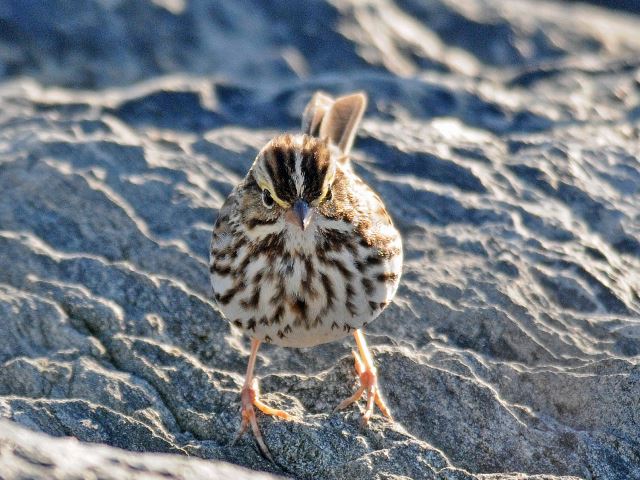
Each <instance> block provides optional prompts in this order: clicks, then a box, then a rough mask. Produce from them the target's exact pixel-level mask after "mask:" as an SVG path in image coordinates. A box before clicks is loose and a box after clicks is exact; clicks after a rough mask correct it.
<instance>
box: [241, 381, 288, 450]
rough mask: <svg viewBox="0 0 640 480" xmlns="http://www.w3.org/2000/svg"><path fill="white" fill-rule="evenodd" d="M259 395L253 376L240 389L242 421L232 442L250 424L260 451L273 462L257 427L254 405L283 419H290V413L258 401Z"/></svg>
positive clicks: (268, 413)
mask: <svg viewBox="0 0 640 480" xmlns="http://www.w3.org/2000/svg"><path fill="white" fill-rule="evenodd" d="M259 396H260V390H259V388H258V380H257V379H256V378H254V379H253V381H252V382H251V383H250V384H249V385H245V386H244V387H242V391H241V392H240V398H241V407H240V415H241V416H242V422H241V423H240V430H238V434H237V435H236V438H235V440H234V441H233V443H235V442H237V441H238V439H240V437H241V436H242V434H243V433H244V432H245V431H246V430H247V428H249V425H251V430H253V436H254V437H255V439H256V442H257V443H258V446H259V447H260V451H261V452H262V453H263V454H264V456H265V457H267V458H268V459H269V460H271V461H272V462H273V457H272V456H271V453H270V452H269V449H268V448H267V444H266V443H264V439H263V438H262V433H260V427H258V420H257V418H256V411H255V409H254V407H256V408H257V409H258V410H260V411H261V412H263V413H265V414H267V415H272V416H274V417H279V418H282V419H284V420H290V419H291V415H289V414H288V413H287V412H285V411H284V410H278V409H275V408H271V407H269V406H268V405H265V404H264V403H262V402H261V401H260V399H259V398H258V397H259Z"/></svg>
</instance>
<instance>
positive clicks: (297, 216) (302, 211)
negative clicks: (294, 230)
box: [286, 199, 313, 230]
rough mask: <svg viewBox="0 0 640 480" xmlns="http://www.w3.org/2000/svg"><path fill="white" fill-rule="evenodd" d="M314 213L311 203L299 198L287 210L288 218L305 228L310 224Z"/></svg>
mask: <svg viewBox="0 0 640 480" xmlns="http://www.w3.org/2000/svg"><path fill="white" fill-rule="evenodd" d="M312 214H313V209H311V208H310V207H309V204H308V203H307V202H305V201H304V200H301V199H298V200H296V202H295V203H294V204H293V207H292V208H290V209H289V211H287V215H286V220H287V221H288V222H289V223H292V224H295V225H297V226H298V227H300V228H301V229H302V230H304V229H306V228H307V227H308V226H309V223H310V222H311V215H312Z"/></svg>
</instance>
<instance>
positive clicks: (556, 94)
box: [0, 0, 640, 479]
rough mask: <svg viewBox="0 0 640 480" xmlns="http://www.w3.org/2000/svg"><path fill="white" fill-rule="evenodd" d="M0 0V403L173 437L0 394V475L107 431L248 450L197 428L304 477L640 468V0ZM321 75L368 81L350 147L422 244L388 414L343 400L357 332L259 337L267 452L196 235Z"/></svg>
mask: <svg viewBox="0 0 640 480" xmlns="http://www.w3.org/2000/svg"><path fill="white" fill-rule="evenodd" d="M0 25H1V26H2V28H0V73H2V74H4V80H3V83H2V84H0V192H1V195H0V324H1V325H2V335H0V365H1V368H0V417H4V418H7V419H11V420H13V421H14V422H16V423H18V424H21V425H22V426H25V427H28V428H29V429H32V430H37V431H40V432H44V433H46V434H49V435H53V436H56V437H61V436H73V437H76V438H77V439H79V440H81V441H82V442H91V443H101V444H107V445H110V446H111V447H119V448H124V449H127V450H130V451H132V452H162V453H169V454H177V455H173V456H162V457H157V456H156V455H151V454H150V453H143V454H134V453H123V452H121V451H118V450H115V449H112V448H110V447H106V446H98V445H88V444H86V443H78V442H72V441H69V440H59V439H53V438H51V437H49V436H43V435H38V434H33V433H29V432H26V433H25V432H24V431H23V430H22V429H19V428H18V427H16V426H14V425H13V424H10V425H7V424H5V423H3V424H1V426H0V431H1V433H0V465H2V466H4V468H7V470H4V469H3V470H2V472H0V477H2V478H3V479H4V478H5V477H6V478H25V477H27V476H28V475H32V477H33V476H36V478H47V473H46V472H47V469H50V471H53V470H54V469H55V468H58V467H56V465H59V463H58V462H63V460H64V459H65V458H69V457H74V458H78V459H86V462H87V463H86V468H87V469H89V468H93V467H92V466H95V468H99V469H105V468H107V467H105V466H104V464H103V463H102V462H111V461H112V460H110V459H114V458H115V459H118V460H117V462H116V463H117V465H118V467H117V468H121V470H122V473H120V472H119V471H118V470H117V469H116V468H115V467H113V469H112V470H111V469H110V470H108V473H109V474H112V476H113V478H124V477H125V476H127V475H130V476H133V475H134V474H133V473H132V472H131V471H130V470H132V469H133V470H135V469H137V468H138V467H137V465H141V467H140V468H141V469H142V470H140V472H139V474H140V476H142V475H143V473H144V471H145V470H144V469H150V471H151V472H154V474H157V475H161V474H162V473H160V469H162V468H166V471H167V472H169V473H168V475H173V476H174V477H176V478H180V476H179V475H180V474H182V475H183V477H185V478H187V474H185V473H181V472H189V475H190V476H188V478H198V475H199V477H200V478H208V477H211V476H212V475H214V474H216V472H217V473H218V474H220V475H224V472H227V471H230V470H225V469H230V468H234V467H233V466H229V465H226V464H224V463H208V464H204V463H203V462H202V461H201V460H197V459H196V460H192V459H188V458H185V455H188V456H191V457H199V458H201V459H208V460H216V461H224V462H231V463H234V464H237V465H241V466H244V467H249V468H252V469H255V470H262V471H265V472H270V473H273V474H279V475H285V476H289V477H299V478H354V479H365V478H366V479H369V478H380V479H389V478H407V477H411V478H448V479H468V478H478V477H479V478H514V479H515V478H551V476H554V477H555V476H562V475H567V476H569V475H572V476H575V477H580V478H587V479H621V478H630V479H632V478H640V413H639V412H640V368H639V367H638V365H639V359H640V357H639V355H640V316H639V315H640V280H639V274H638V272H639V271H640V240H639V239H640V161H639V160H638V159H639V158H640V60H639V58H640V35H638V34H637V32H638V31H640V17H634V16H632V15H630V14H622V13H613V12H609V11H606V10H602V9H597V8H595V7H588V6H584V5H578V4H570V5H569V4H552V3H547V2H539V1H533V0H470V1H465V2H455V1H453V0H433V1H429V2H423V1H418V0H397V1H396V2H391V1H388V0H377V1H373V0H371V1H365V2H360V1H353V0H352V1H349V0H332V1H318V2H284V1H282V2H279V1H276V0H273V1H269V2H263V1H257V0H256V1H254V2H215V3H214V2H206V1H204V0H193V1H191V2H183V1H180V0H173V1H169V0H162V1H161V0H155V1H150V0H136V1H131V2H112V1H109V2H107V1H98V0H94V1H79V0H77V1H65V2H54V1H52V2H24V1H18V0H15V1H12V0H9V1H6V2H3V4H2V5H1V6H0ZM165 74H170V75H165ZM134 82H135V83H134ZM317 89H324V90H327V91H330V92H332V93H342V92H346V91H350V90H353V89H363V90H366V91H367V92H368V93H369V96H370V99H371V101H370V107H369V110H368V112H367V115H366V119H365V121H364V125H363V129H362V132H361V134H360V135H359V138H358V139H357V141H356V153H355V159H356V162H357V170H358V172H359V173H360V174H361V175H362V176H363V177H364V178H365V179H366V180H367V181H368V182H369V183H370V184H371V185H372V186H373V187H374V188H375V189H376V190H377V191H378V192H379V193H380V194H381V195H382V196H383V198H384V199H385V202H386V204H387V206H388V209H389V210H390V212H391V214H392V216H393V217H394V219H395V220H396V223H397V225H398V227H399V228H400V230H401V231H402V233H403V236H404V246H405V251H406V254H405V256H406V262H405V273H404V276H403V281H402V284H401V287H400V290H399V293H398V296H397V299H396V301H395V303H394V304H393V305H392V306H391V307H389V308H388V309H387V310H386V311H385V313H384V314H383V315H382V316H381V317H380V318H379V320H378V321H376V322H375V323H373V324H372V325H371V327H370V328H369V330H368V333H369V339H370V343H371V344H372V345H373V346H374V354H375V357H376V361H377V363H378V365H379V370H380V376H381V385H382V389H383V392H384V393H385V395H386V398H387V400H388V403H389V404H390V407H391V408H392V411H393V412H394V415H395V418H396V420H397V421H396V423H395V424H390V423H389V422H387V421H385V420H384V419H383V418H381V417H379V416H377V415H376V416H375V417H374V418H373V419H372V422H371V426H370V428H369V429H368V430H364V431H363V430H361V429H360V428H359V423H358V422H359V415H358V411H357V409H356V408H353V409H351V410H349V411H346V412H342V413H331V411H332V408H333V407H334V406H335V405H336V404H337V402H338V401H339V400H341V399H342V398H344V397H346V396H347V395H349V394H350V393H351V392H352V391H353V390H354V388H355V387H356V385H357V381H356V379H355V377H354V372H353V366H352V360H351V358H350V348H351V346H352V341H351V340H350V339H345V340H344V341H342V342H337V343H334V344H329V345H326V346H323V347H317V348H314V349H307V350H293V349H282V348H277V347H269V346H265V347H264V348H263V349H262V350H261V353H260V357H259V362H258V367H257V373H258V375H259V376H260V377H261V387H262V391H263V392H264V397H265V401H267V402H269V403H270V404H273V405H274V406H278V407H281V408H285V409H287V410H288V411H290V412H291V413H292V415H293V417H294V420H293V421H291V422H282V421H278V420H273V419H270V418H265V417H260V424H261V428H262V430H263V433H264V435H265V438H266V441H267V443H268V444H269V446H270V449H271V452H272V454H273V456H274V458H275V464H271V463H269V462H267V461H266V460H264V459H263V458H262V457H261V456H260V454H259V453H258V451H257V449H256V447H255V444H254V442H253V440H252V439H251V437H249V436H245V437H244V438H243V439H242V440H241V441H240V442H238V443H237V444H236V445H230V442H231V440H232V439H233V438H234V434H235V431H236V429H237V427H238V422H239V418H238V408H239V395H238V392H239V389H240V385H241V382H242V376H243V373H244V369H245V364H246V359H247V354H248V342H247V340H246V339H244V338H243V337H242V336H241V334H240V333H239V332H236V331H235V330H233V329H232V328H230V326H229V325H228V324H227V323H226V322H225V321H224V320H223V319H221V317H220V315H219V314H218V313H217V312H216V310H215V308H214V306H213V304H212V303H211V301H210V287H209V280H208V271H207V255H208V244H209V236H210V229H211V226H212V223H213V220H214V218H215V215H216V209H217V208H218V207H219V206H220V205H221V203H222V201H223V200H224V198H225V197H226V195H227V194H228V192H229V191H230V189H231V188H232V186H233V185H234V184H235V183H236V182H238V180H239V179H240V178H241V176H242V175H244V173H245V171H246V169H247V168H248V166H249V165H250V164H251V162H252V160H253V158H254V156H255V154H256V152H257V150H258V149H259V148H260V147H261V146H262V145H263V144H264V143H265V142H266V141H267V140H268V139H269V138H270V137H271V136H272V135H273V134H274V133H275V132H278V131H281V130H287V129H295V128H296V127H297V124H298V121H299V117H300V113H301V111H302V108H303V106H304V104H305V102H306V101H307V100H308V98H309V97H310V95H311V94H312V92H313V91H315V90H317ZM37 451H40V452H48V453H44V454H42V455H44V457H42V459H41V460H39V458H40V457H37V455H40V454H38V453H37ZM25 452H26V453H25ZM158 458H162V459H163V460H162V465H161V466H157V465H159V464H156V463H155V462H156V461H157V459H158ZM92 462H93V463H92ZM119 462H122V463H119ZM79 465H82V464H79ZM132 465H133V466H132ZM156 466H157V468H156ZM8 468H12V469H13V470H8ZM59 468H80V467H78V466H77V465H70V464H66V466H64V465H63V466H61V467H59ZM154 469H155V470H154ZM180 469H183V470H180ZM189 469H191V470H189ZM218 469H219V470H218ZM60 471H62V472H65V473H66V472H67V470H60ZM68 471H69V472H71V470H68ZM87 471H89V470H87ZM99 471H102V470H99ZM6 472H11V474H7V473H6ZM34 472H35V473H34ZM43 472H44V473H43ZM79 472H80V471H79ZM83 472H84V471H83ZM192 472H195V473H192ZM506 472H522V473H521V474H510V475H507V473H506ZM491 474H495V475H491ZM3 475H4V476H3ZM37 475H39V477H38V476H37ZM78 475H79V476H81V475H83V473H82V472H80V473H78ZM87 475H88V474H87ZM242 475H245V474H244V473H238V474H237V477H238V478H242ZM536 475H541V476H540V477H538V476H536ZM32 477H29V478H32ZM127 478H129V477H127Z"/></svg>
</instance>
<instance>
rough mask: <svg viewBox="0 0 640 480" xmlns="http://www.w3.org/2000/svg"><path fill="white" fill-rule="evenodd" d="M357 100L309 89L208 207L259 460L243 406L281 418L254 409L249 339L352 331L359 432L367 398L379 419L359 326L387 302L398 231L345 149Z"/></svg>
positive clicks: (361, 100)
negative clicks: (242, 345)
mask: <svg viewBox="0 0 640 480" xmlns="http://www.w3.org/2000/svg"><path fill="white" fill-rule="evenodd" d="M366 103H367V97H366V96H365V95H364V94H363V93H354V94H351V95H347V96H344V97H339V98H336V99H333V98H331V97H330V96H328V95H326V94H324V93H321V92H317V93H316V94H315V95H314V96H313V98H312V99H311V101H310V102H309V104H308V105H307V107H306V109H305V111H304V114H303V120H302V131H303V132H304V133H302V134H297V135H290V134H284V135H280V136H277V137H275V138H274V139H273V140H271V141H270V142H269V143H267V145H266V146H265V147H264V148H263V149H262V150H261V151H260V153H259V154H258V156H257V157H256V159H255V161H254V162H253V165H252V166H251V169H250V170H249V172H248V173H247V176H246V177H245V178H244V180H243V181H242V182H241V183H240V184H239V185H238V186H237V187H236V188H235V189H234V190H233V191H232V192H231V194H230V195H229V198H227V200H226V201H225V203H224V205H223V206H222V208H221V209H220V213H219V216H218V219H217V220H216V223H215V227H214V230H213V238H212V243H211V260H210V272H211V282H212V284H213V291H214V295H215V300H216V303H217V305H218V306H219V308H220V310H221V312H222V313H223V314H224V316H225V317H226V318H227V319H229V321H230V322H231V323H232V324H233V325H235V326H236V327H238V328H240V329H242V330H243V331H245V332H246V333H247V334H248V335H250V336H251V338H252V341H251V355H250V357H249V364H248V367H247V374H246V378H245V382H244V386H243V388H242V392H241V405H242V406H241V417H242V422H241V426H240V431H239V434H238V436H240V435H241V434H242V433H243V432H244V431H245V430H246V429H247V428H248V426H249V425H251V428H252V430H253V432H254V436H255V437H256V440H257V442H258V445H259V446H260V449H261V450H262V452H263V453H264V454H265V455H266V456H267V457H269V458H271V455H270V454H269V450H268V449H267V447H266V445H265V443H264V440H263V439H262V435H261V434H260V430H259V428H258V423H257V421H256V415H255V410H254V407H257V408H258V409H259V410H261V411H262V412H264V413H266V414H268V415H275V416H278V417H280V418H283V419H288V418H289V415H288V414H287V413H286V412H284V411H282V410H276V409H273V408H270V407H269V406H267V405H265V404H264V403H262V402H261V401H260V399H259V398H258V397H259V391H258V382H257V380H256V379H255V378H254V376H253V370H254V366H255V361H256V354H257V352H258V347H259V346H260V343H261V342H267V343H274V344H277V345H282V346H285V347H311V346H314V345H318V344H321V343H325V342H330V341H332V340H337V339H339V338H342V337H344V336H345V335H347V334H349V333H353V334H354V336H355V340H356V343H357V346H358V350H359V352H360V353H359V354H358V353H356V352H355V350H354V352H353V353H354V356H355V364H356V370H357V372H358V375H359V377H360V384H361V386H360V388H359V389H358V390H357V391H356V392H355V393H354V394H353V395H352V396H351V397H349V398H347V399H346V400H344V401H343V402H342V403H340V404H339V405H338V407H337V409H341V408H345V407H347V406H348V405H350V404H352V403H354V402H355V401H356V400H358V399H359V398H360V397H361V396H362V394H363V393H366V395H367V404H366V408H365V411H364V414H363V417H362V422H363V424H366V423H367V422H368V420H369V418H370V417H371V414H372V412H373V408H374V402H375V404H377V405H378V407H379V408H380V410H381V411H382V413H383V414H384V415H386V416H387V417H389V418H391V414H390V412H389V409H388V408H387V406H386V405H385V403H384V401H383V400H382V397H381V396H380V392H379V389H378V382H377V376H376V368H375V366H374V364H373V359H372V357H371V353H370V352H369V350H368V348H367V344H366V342H365V339H364V336H363V334H362V328H363V327H365V326H366V325H367V323H369V322H371V321H372V320H373V319H375V318H376V317H377V316H378V315H379V314H380V312H382V310H383V309H384V308H385V307H386V306H387V305H388V304H389V302H390V301H391V300H392V298H393V296H394V295H395V292H396V289H397V288H398V282H399V280H400V273H401V268H402V242H401V238H400V234H399V233H398V231H397V230H396V229H395V228H394V226H393V222H392V221H391V218H390V217H389V215H388V213H387V211H386V210H385V207H384V204H383V203H382V200H380V197H378V195H376V193H374V192H373V191H372V190H371V189H370V188H369V187H368V186H367V185H366V184H365V183H364V182H363V181H362V180H361V179H360V178H359V177H358V176H357V175H356V174H355V173H354V171H353V169H352V167H351V162H350V159H349V152H350V150H351V146H352V144H353V140H354V137H355V133H356V130H357V128H358V126H359V124H360V121H361V119H362V115H363V113H364V110H365V107H366Z"/></svg>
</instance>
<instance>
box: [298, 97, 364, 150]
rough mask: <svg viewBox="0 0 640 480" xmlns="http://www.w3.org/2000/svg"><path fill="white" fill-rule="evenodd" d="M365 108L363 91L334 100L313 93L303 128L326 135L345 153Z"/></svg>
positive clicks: (314, 133)
mask: <svg viewBox="0 0 640 480" xmlns="http://www.w3.org/2000/svg"><path fill="white" fill-rule="evenodd" d="M366 108H367V96H366V95H365V94H364V92H357V93H353V94H350V95H345V96H343V97H338V98H336V99H334V98H332V97H330V96H329V95H327V94H325V93H322V92H316V93H315V94H314V96H313V97H312V98H311V101H310V102H309V104H308V105H307V107H306V108H305V110H304V113H303V116H302V130H303V132H304V133H306V134H308V135H313V136H315V137H320V138H328V139H329V141H330V142H331V143H333V144H334V145H336V146H337V147H338V148H339V149H340V150H341V151H342V152H343V153H344V154H345V155H348V154H349V152H350V151H351V147H352V146H353V140H354V139H355V136H356V131H357V130H358V127H359V126H360V121H361V120H362V115H363V114H364V111H365V109H366Z"/></svg>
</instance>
